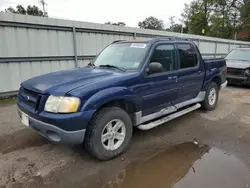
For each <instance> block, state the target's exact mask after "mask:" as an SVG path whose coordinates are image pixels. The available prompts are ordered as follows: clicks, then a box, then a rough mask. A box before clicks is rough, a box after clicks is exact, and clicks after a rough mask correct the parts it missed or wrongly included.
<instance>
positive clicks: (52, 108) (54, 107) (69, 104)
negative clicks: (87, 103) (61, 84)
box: [44, 95, 80, 113]
mask: <svg viewBox="0 0 250 188" xmlns="http://www.w3.org/2000/svg"><path fill="white" fill-rule="evenodd" d="M79 106H80V99H79V98H77V97H60V96H53V95H50V96H49V98H48V99H47V101H46V104H45V107H44V111H47V112H53V113H73V112H76V111H77V110H78V107H79Z"/></svg>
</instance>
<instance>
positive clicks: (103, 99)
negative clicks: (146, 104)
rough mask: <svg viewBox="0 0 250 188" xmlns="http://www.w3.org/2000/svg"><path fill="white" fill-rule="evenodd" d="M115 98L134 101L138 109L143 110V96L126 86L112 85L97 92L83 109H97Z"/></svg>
mask: <svg viewBox="0 0 250 188" xmlns="http://www.w3.org/2000/svg"><path fill="white" fill-rule="evenodd" d="M114 100H126V101H128V102H132V103H133V105H134V107H135V108H136V111H140V110H141V104H142V103H141V98H140V97H138V96H136V95H135V93H134V92H133V91H131V90H129V89H128V88H126V87H112V88H108V89H104V90H101V91H99V92H97V93H96V94H94V95H93V96H92V97H90V98H89V99H88V100H87V101H86V102H85V104H84V105H83V107H82V109H81V110H82V111H88V110H97V109H99V108H100V107H101V106H102V105H104V104H106V103H108V102H111V101H114Z"/></svg>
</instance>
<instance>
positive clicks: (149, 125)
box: [138, 103, 201, 130]
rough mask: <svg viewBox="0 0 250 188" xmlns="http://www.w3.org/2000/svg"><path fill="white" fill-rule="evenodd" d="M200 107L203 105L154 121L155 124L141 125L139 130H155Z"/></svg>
mask: <svg viewBox="0 0 250 188" xmlns="http://www.w3.org/2000/svg"><path fill="white" fill-rule="evenodd" d="M200 107H201V105H200V104H199V103H198V104H196V105H194V106H191V107H189V108H186V109H184V110H181V111H179V112H176V113H174V114H171V115H168V116H164V117H163V118H161V119H158V120H156V121H153V122H150V123H148V124H141V125H139V126H138V129H141V130H149V129H152V128H155V127H157V126H159V125H161V124H163V123H166V122H168V121H171V120H172V119H175V118H177V117H180V116H182V115H184V114H187V113H189V112H192V111H194V110H196V109H198V108H200Z"/></svg>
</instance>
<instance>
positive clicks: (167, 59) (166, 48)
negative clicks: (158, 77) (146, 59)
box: [150, 45, 175, 72]
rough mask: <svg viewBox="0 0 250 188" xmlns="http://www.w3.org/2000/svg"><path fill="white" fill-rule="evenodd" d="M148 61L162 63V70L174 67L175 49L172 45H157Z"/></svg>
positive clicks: (166, 70) (170, 69)
mask: <svg viewBox="0 0 250 188" xmlns="http://www.w3.org/2000/svg"><path fill="white" fill-rule="evenodd" d="M150 62H157V63H160V64H162V68H163V72H168V71H172V70H174V69H175V49H174V46H173V45H160V46H157V47H156V49H155V51H154V53H153V55H152V57H151V60H150Z"/></svg>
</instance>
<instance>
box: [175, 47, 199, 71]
mask: <svg viewBox="0 0 250 188" xmlns="http://www.w3.org/2000/svg"><path fill="white" fill-rule="evenodd" d="M177 47H178V50H179V56H180V69H185V68H191V67H196V66H197V64H198V60H197V56H196V53H195V51H194V48H193V47H192V46H191V45H190V44H178V45H177Z"/></svg>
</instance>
